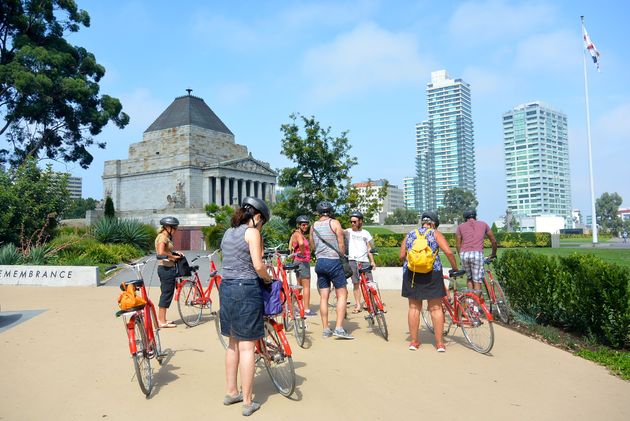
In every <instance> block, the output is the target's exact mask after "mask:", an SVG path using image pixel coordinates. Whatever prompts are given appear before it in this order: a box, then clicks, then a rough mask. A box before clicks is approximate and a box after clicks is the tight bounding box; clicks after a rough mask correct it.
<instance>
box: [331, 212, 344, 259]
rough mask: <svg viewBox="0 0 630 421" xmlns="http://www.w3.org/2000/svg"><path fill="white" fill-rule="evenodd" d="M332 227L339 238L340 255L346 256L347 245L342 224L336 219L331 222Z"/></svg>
mask: <svg viewBox="0 0 630 421" xmlns="http://www.w3.org/2000/svg"><path fill="white" fill-rule="evenodd" d="M331 227H332V230H333V232H334V233H335V235H336V236H337V244H338V245H339V253H341V254H346V243H345V241H344V236H343V228H341V224H340V223H339V221H337V220H336V219H333V220H332V222H331Z"/></svg>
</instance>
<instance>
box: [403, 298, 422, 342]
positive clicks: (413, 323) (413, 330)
mask: <svg viewBox="0 0 630 421" xmlns="http://www.w3.org/2000/svg"><path fill="white" fill-rule="evenodd" d="M420 310H422V301H420V300H414V299H413V298H409V310H408V311H407V324H408V325H409V336H410V337H411V342H416V343H420V340H419V339H418V328H419V327H420Z"/></svg>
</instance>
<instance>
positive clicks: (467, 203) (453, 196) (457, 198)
mask: <svg viewBox="0 0 630 421" xmlns="http://www.w3.org/2000/svg"><path fill="white" fill-rule="evenodd" d="M478 204H479V202H478V201H477V198H476V197H475V195H474V194H473V193H472V192H470V191H468V190H464V189H460V188H458V187H456V188H453V189H450V190H447V191H446V192H445V193H444V203H443V206H442V207H441V208H440V209H439V210H438V214H439V216H440V221H441V222H442V223H447V224H453V223H455V221H458V222H462V221H463V219H464V217H463V213H464V211H465V210H466V209H477V205H478Z"/></svg>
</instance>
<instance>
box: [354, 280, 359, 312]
mask: <svg viewBox="0 0 630 421" xmlns="http://www.w3.org/2000/svg"><path fill="white" fill-rule="evenodd" d="M352 293H353V294H354V309H355V310H358V311H360V310H361V284H360V283H359V282H357V283H356V284H352Z"/></svg>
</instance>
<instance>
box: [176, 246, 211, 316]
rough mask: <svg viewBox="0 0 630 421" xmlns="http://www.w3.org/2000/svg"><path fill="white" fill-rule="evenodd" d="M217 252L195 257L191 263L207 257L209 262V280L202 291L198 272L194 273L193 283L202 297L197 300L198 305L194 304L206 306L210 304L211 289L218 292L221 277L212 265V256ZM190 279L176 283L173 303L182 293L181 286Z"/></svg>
mask: <svg viewBox="0 0 630 421" xmlns="http://www.w3.org/2000/svg"><path fill="white" fill-rule="evenodd" d="M218 251H219V250H218V249H217V250H215V251H214V252H213V253H212V254H209V255H207V256H197V257H195V258H194V259H193V260H192V261H191V263H193V262H194V261H195V260H197V259H199V258H200V257H207V258H208V259H209V260H210V275H209V276H210V278H209V282H208V287H207V288H206V289H205V290H204V288H203V285H202V284H201V279H200V278H199V272H197V271H195V275H194V278H193V279H194V281H193V282H195V283H196V284H197V287H198V288H199V291H201V293H202V296H201V297H200V298H199V300H200V302H199V303H195V304H201V305H207V304H208V303H210V304H212V297H211V294H212V287H213V286H216V290H217V292H218V291H219V286H221V279H222V278H221V275H220V274H219V273H218V271H217V266H216V264H215V263H214V260H212V256H214V255H215V254H216V253H217V252H218ZM189 280H190V279H183V280H180V281H179V282H178V283H177V289H176V290H175V298H174V300H175V301H178V300H179V295H180V294H181V292H182V285H184V283H185V282H188V281H189Z"/></svg>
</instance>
